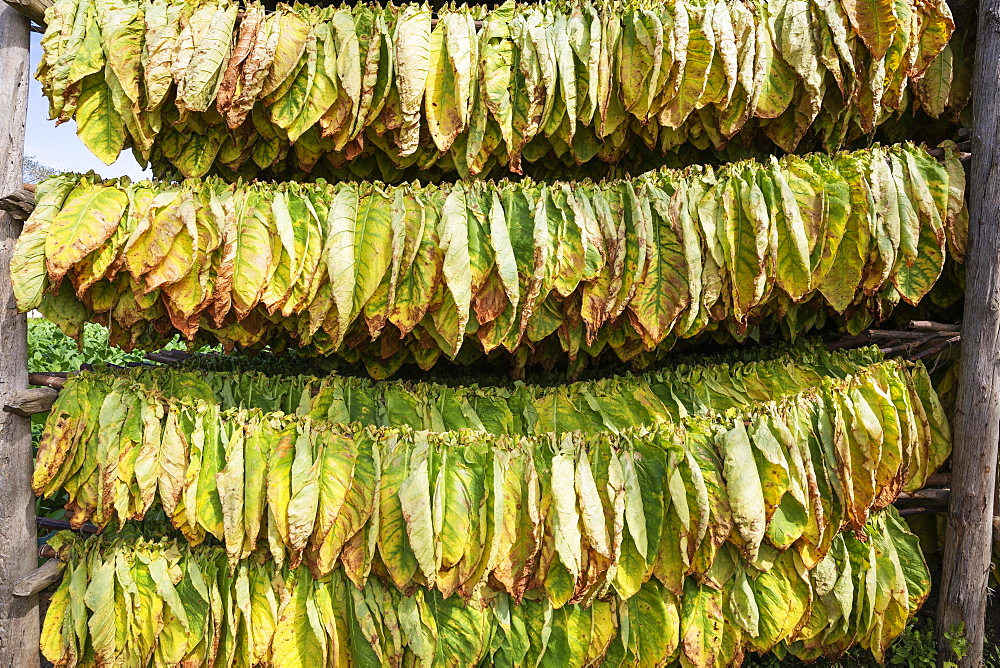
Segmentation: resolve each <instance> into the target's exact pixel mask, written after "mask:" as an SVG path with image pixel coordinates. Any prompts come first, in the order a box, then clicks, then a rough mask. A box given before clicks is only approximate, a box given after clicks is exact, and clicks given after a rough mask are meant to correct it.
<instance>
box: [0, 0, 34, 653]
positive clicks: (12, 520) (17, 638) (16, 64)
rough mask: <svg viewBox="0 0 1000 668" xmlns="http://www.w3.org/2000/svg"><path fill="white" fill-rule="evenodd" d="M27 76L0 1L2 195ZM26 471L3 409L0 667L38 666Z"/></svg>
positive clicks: (11, 341)
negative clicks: (18, 585)
mask: <svg viewBox="0 0 1000 668" xmlns="http://www.w3.org/2000/svg"><path fill="white" fill-rule="evenodd" d="M28 77H29V73H28V19H26V18H25V17H24V16H22V15H21V14H19V13H18V12H16V11H15V10H14V9H13V8H11V7H9V6H8V5H6V4H4V3H0V109H2V113H0V198H2V197H4V196H5V195H7V194H8V193H11V192H13V191H14V190H17V189H20V188H21V180H22V179H21V161H22V159H23V154H24V125H25V120H26V118H27V110H28V80H29V79H28ZM20 231H21V223H19V222H17V221H15V220H14V219H13V218H12V217H11V216H10V215H9V214H7V213H5V212H0V404H3V403H6V399H7V397H9V396H11V395H13V394H14V393H15V392H17V391H19V390H23V389H25V388H27V387H28V366H27V365H28V350H27V348H28V342H27V329H28V326H27V322H26V321H25V317H24V316H23V315H20V314H18V312H17V308H16V307H15V305H14V293H13V289H12V287H11V283H10V279H9V278H8V276H9V270H10V258H11V254H12V253H13V251H14V242H15V240H16V239H17V235H18V233H19V232H20ZM31 470H32V453H31V424H30V422H29V420H28V419H27V418H24V417H21V416H20V415H14V414H13V413H5V412H0V668H22V667H26V668H33V667H35V666H38V664H39V654H38V636H39V621H38V599H37V598H36V597H34V596H30V597H27V598H15V597H14V596H13V595H12V591H11V588H12V587H13V585H14V583H15V582H16V581H17V580H18V579H19V578H22V577H24V576H25V575H27V574H28V573H31V572H32V571H33V570H35V568H36V567H37V566H38V549H37V547H36V538H35V536H36V529H35V498H34V495H33V494H32V493H31V486H30V482H31Z"/></svg>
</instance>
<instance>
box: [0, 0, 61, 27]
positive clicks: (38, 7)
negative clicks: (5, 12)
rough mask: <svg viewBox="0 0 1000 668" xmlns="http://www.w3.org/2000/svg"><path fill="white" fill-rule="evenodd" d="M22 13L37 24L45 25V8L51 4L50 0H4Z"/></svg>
mask: <svg viewBox="0 0 1000 668" xmlns="http://www.w3.org/2000/svg"><path fill="white" fill-rule="evenodd" d="M4 2H6V3H7V4H8V5H10V6H11V7H13V8H14V9H16V10H17V11H18V12H20V13H21V14H22V15H24V16H26V17H27V18H28V19H30V20H31V21H34V22H35V23H37V24H38V25H40V26H42V27H44V26H45V10H46V9H48V8H49V7H51V6H52V4H53V3H52V0H4Z"/></svg>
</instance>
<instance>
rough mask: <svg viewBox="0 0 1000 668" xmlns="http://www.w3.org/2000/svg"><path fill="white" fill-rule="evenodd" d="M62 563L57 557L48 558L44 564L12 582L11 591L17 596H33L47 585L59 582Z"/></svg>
mask: <svg viewBox="0 0 1000 668" xmlns="http://www.w3.org/2000/svg"><path fill="white" fill-rule="evenodd" d="M61 577H62V564H61V563H60V562H59V560H58V559H49V560H48V561H46V562H45V563H44V564H42V565H41V566H39V567H38V568H36V569H35V570H33V571H32V572H30V573H28V574H27V575H25V576H24V577H23V578H21V579H20V580H18V581H17V582H15V583H14V587H13V589H12V592H13V594H14V596H17V597H18V598H24V597H26V596H35V595H36V594H38V592H40V591H42V590H43V589H45V588H46V587H48V586H49V585H53V584H55V583H57V582H59V579H60V578H61Z"/></svg>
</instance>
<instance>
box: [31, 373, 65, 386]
mask: <svg viewBox="0 0 1000 668" xmlns="http://www.w3.org/2000/svg"><path fill="white" fill-rule="evenodd" d="M68 376H69V374H67V373H66V372H64V371H50V372H44V373H29V374H28V385H40V386H42V387H51V388H52V389H55V390H61V389H63V387H64V386H65V385H66V378H67V377H68Z"/></svg>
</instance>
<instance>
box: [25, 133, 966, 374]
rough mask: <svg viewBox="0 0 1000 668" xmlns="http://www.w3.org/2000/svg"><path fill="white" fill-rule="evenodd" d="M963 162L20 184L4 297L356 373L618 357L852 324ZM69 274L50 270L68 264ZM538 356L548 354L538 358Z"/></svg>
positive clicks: (939, 219) (883, 294) (71, 178)
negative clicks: (715, 335) (293, 353)
mask: <svg viewBox="0 0 1000 668" xmlns="http://www.w3.org/2000/svg"><path fill="white" fill-rule="evenodd" d="M964 190H965V175H964V171H963V168H962V166H961V163H960V162H959V161H958V159H957V158H956V155H955V152H954V151H953V150H952V147H951V146H949V147H947V149H946V158H945V161H944V164H941V163H939V162H938V161H937V160H936V159H935V158H933V157H931V156H930V155H928V154H927V152H926V151H924V150H923V149H919V148H917V147H915V146H913V145H909V144H906V145H898V146H893V147H889V148H882V147H876V148H872V149H866V150H863V151H857V152H852V153H841V154H837V155H834V156H824V155H810V156H807V157H798V156H786V157H784V158H782V159H781V160H774V159H772V160H771V161H770V162H768V163H764V164H762V163H757V162H752V161H747V162H740V163H734V164H731V165H727V166H725V167H721V168H718V169H712V168H701V167H699V168H691V169H688V170H685V171H674V170H660V171H654V172H649V173H646V174H644V175H642V176H640V177H637V178H634V179H626V180H618V181H607V182H599V183H592V182H589V181H584V182H576V183H552V184H540V183H533V182H529V181H521V182H516V183H515V182H506V181H504V182H499V183H486V182H473V183H471V184H463V183H456V184H450V185H444V184H442V185H437V186H419V185H409V186H405V187H385V188H383V187H381V186H379V185H377V184H353V183H341V184H338V185H329V184H310V185H303V184H296V183H288V184H281V185H273V184H262V183H253V184H242V183H238V184H236V185H226V184H224V183H222V182H220V181H217V180H214V179H208V180H205V181H198V180H192V181H185V182H183V183H181V184H179V185H174V184H167V183H162V182H161V183H150V182H141V183H137V184H132V183H130V182H129V181H127V180H121V181H109V182H101V181H100V180H98V179H97V178H96V177H93V176H82V177H81V176H77V175H63V176H58V177H53V178H52V179H49V180H47V181H45V182H44V183H43V184H41V185H40V186H39V189H38V192H37V194H36V198H37V205H36V208H35V211H34V213H33V214H32V217H31V219H30V220H29V221H28V223H27V224H26V226H25V229H24V232H23V233H22V234H21V236H20V238H19V239H18V244H17V249H16V251H15V255H14V258H13V261H12V265H11V270H12V278H13V281H14V290H15V295H16V297H17V303H18V306H19V308H20V309H21V310H24V311H27V310H30V309H33V308H39V309H40V310H41V311H42V313H43V314H44V315H45V316H46V317H48V318H50V319H51V320H53V321H54V322H56V323H58V324H59V325H60V326H61V327H62V328H63V331H65V332H66V333H67V334H69V335H71V336H78V335H79V333H80V331H81V327H82V323H83V322H86V321H91V320H96V321H98V322H102V323H103V324H105V325H107V326H108V327H109V328H110V329H111V339H112V341H113V342H114V343H115V344H117V345H120V346H122V347H125V348H133V347H147V348H156V347H159V346H161V345H162V344H163V343H165V340H168V339H169V338H170V337H172V336H173V335H174V333H175V332H180V333H182V334H183V335H185V336H186V337H188V339H189V340H193V339H195V337H196V336H197V335H198V334H199V333H201V335H202V338H203V339H216V340H218V341H221V342H223V343H224V344H225V345H226V346H227V347H232V346H234V345H239V346H241V347H245V348H253V347H263V346H265V345H271V346H273V347H281V346H283V345H285V344H293V345H297V346H304V347H309V348H310V350H311V351H312V352H316V353H320V354H331V353H335V354H338V355H341V356H343V357H345V358H346V359H348V360H349V361H356V360H357V359H358V358H359V357H361V358H363V359H364V361H365V362H366V364H368V365H369V368H370V369H371V371H372V373H373V375H374V374H378V375H381V376H385V375H388V374H389V373H392V372H393V371H395V370H396V369H397V368H398V367H399V365H400V364H402V363H404V362H407V361H411V360H412V361H415V362H417V363H418V364H419V365H420V366H421V367H422V368H424V369H427V368H429V367H430V366H432V365H433V364H434V363H435V361H436V360H437V359H438V358H439V357H440V356H441V355H442V354H444V355H446V356H448V357H450V358H455V357H456V356H457V355H458V354H459V352H460V351H462V348H463V343H468V345H467V346H466V349H467V350H471V351H472V353H471V354H482V353H483V352H485V353H489V352H491V351H494V350H498V349H502V350H506V351H509V352H510V353H513V354H514V355H515V359H517V358H519V357H520V358H527V356H528V355H529V351H530V350H536V351H537V350H549V351H554V352H565V353H568V356H569V357H570V358H571V359H575V358H577V357H578V356H579V357H581V358H587V357H588V356H597V355H599V354H601V352H602V351H604V350H606V349H611V350H613V351H614V352H615V354H617V355H618V356H619V357H620V358H621V359H623V360H630V359H633V358H636V359H637V360H638V359H639V358H638V357H637V356H639V355H642V354H643V353H645V352H647V351H652V350H654V349H656V348H657V347H658V346H659V347H660V349H666V348H669V347H670V346H671V345H672V344H673V343H674V341H676V340H677V339H679V338H688V337H693V336H696V335H698V334H701V333H704V332H706V331H707V332H713V331H718V332H722V333H726V332H729V333H731V334H732V335H734V336H737V337H744V336H746V335H747V333H748V332H752V331H753V328H754V327H755V326H756V325H757V324H759V323H764V324H765V325H770V326H773V325H775V324H776V323H780V325H781V327H782V328H783V329H784V331H785V333H786V334H787V335H789V336H792V337H794V336H795V335H796V334H797V333H801V332H804V331H808V330H809V329H811V328H814V327H820V326H823V324H824V323H825V322H826V320H827V318H828V317H830V316H834V317H835V318H836V319H837V320H838V321H839V322H840V323H841V325H843V326H846V327H847V328H848V329H851V330H852V331H859V330H860V329H861V328H863V327H865V326H867V325H868V324H869V323H870V322H871V320H872V319H873V318H883V317H885V316H887V315H888V313H889V312H890V311H891V309H892V308H893V307H894V306H895V305H896V303H897V302H898V301H899V299H903V300H904V301H906V302H907V303H910V304H916V303H917V302H919V301H920V299H921V298H922V297H923V296H924V295H925V294H926V292H927V291H928V290H930V288H931V287H932V286H933V285H934V282H935V281H936V280H937V278H938V276H939V275H940V273H941V268H942V266H943V263H944V260H945V256H946V253H947V251H949V250H950V252H951V254H952V255H953V256H954V257H955V259H957V260H961V259H962V258H963V255H964V246H965V238H966V228H967V214H966V213H965V209H964ZM67 277H68V278H69V280H68V281H67V280H65V279H66V278H67ZM550 357H555V355H551V356H550Z"/></svg>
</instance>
